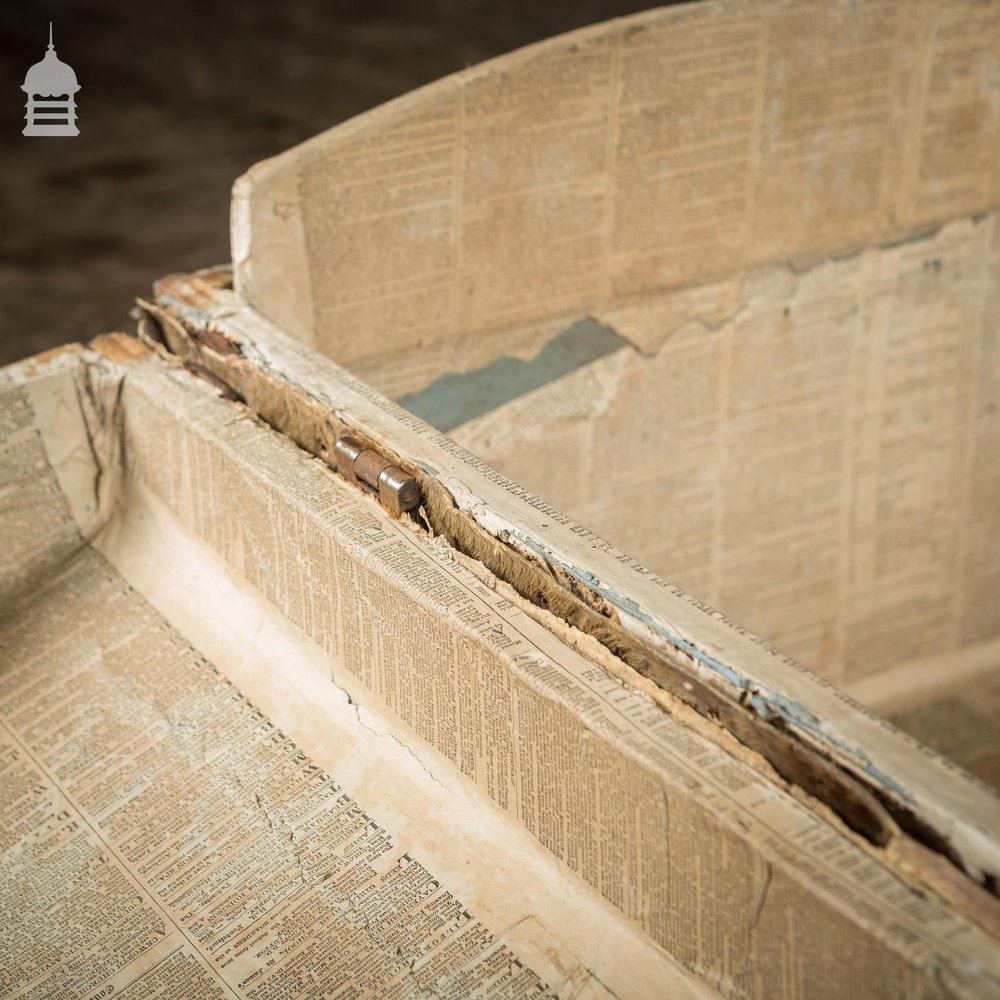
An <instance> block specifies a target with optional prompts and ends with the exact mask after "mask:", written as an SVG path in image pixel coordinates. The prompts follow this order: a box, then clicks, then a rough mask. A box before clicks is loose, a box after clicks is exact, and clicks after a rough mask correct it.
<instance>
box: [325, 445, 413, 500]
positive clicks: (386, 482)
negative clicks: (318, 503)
mask: <svg viewBox="0 0 1000 1000" xmlns="http://www.w3.org/2000/svg"><path fill="white" fill-rule="evenodd" d="M333 453H334V459H335V461H336V466H337V471H338V472H339V473H340V474H341V475H342V476H343V477H344V478H345V479H348V480H350V481H351V482H352V483H358V482H360V483H364V484H365V485H367V486H370V487H371V488H372V489H374V490H375V491H376V492H377V493H378V498H379V500H380V501H381V502H382V504H383V505H384V506H386V507H388V508H389V510H390V511H391V513H392V514H394V515H395V516H396V517H398V516H399V515H400V514H402V513H403V512H404V511H407V510H414V509H415V508H417V507H419V506H420V487H419V486H418V485H417V481H416V479H414V478H413V476H411V475H410V474H409V473H408V472H406V471H405V470H403V469H401V468H400V467H399V466H398V465H394V464H393V463H392V461H390V460H389V459H388V458H386V457H385V456H384V455H380V454H379V453H378V452H377V451H373V450H372V449H371V448H367V447H365V445H363V444H362V443H361V442H360V441H358V440H357V439H356V438H352V437H342V438H338V439H337V441H336V443H335V444H334V446H333Z"/></svg>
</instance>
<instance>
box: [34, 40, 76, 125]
mask: <svg viewBox="0 0 1000 1000" xmlns="http://www.w3.org/2000/svg"><path fill="white" fill-rule="evenodd" d="M80 89H82V88H81V87H80V84H78V83H77V82H76V73H74V72H73V67H72V66H67V65H66V63H64V62H63V61H62V60H61V59H60V58H59V57H58V56H57V55H56V50H55V46H54V45H53V44H52V22H51V21H50V22H49V48H48V51H47V52H46V53H45V58H44V59H43V60H42V61H41V62H37V63H35V65H34V66H32V67H31V69H29V70H28V72H27V73H26V74H25V77H24V85H23V86H22V87H21V90H23V91H24V92H25V93H26V94H27V95H28V104H27V114H26V115H25V116H24V117H25V119H26V120H27V122H28V124H27V125H25V126H24V131H23V132H22V133H21V134H22V135H79V134H80V130H79V129H78V128H77V127H76V100H75V99H74V95H75V94H76V92H77V91H78V90H80Z"/></svg>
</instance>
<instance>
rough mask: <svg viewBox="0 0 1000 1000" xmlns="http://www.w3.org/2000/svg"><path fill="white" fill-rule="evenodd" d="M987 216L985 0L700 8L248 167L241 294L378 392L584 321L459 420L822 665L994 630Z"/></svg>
mask: <svg viewBox="0 0 1000 1000" xmlns="http://www.w3.org/2000/svg"><path fill="white" fill-rule="evenodd" d="M998 204H1000V3H998V2H997V0H968V2H965V0H961V2H947V0H919V2H906V0H879V2H869V3H864V4H829V3H825V2H823V0H808V2H802V0H795V2H792V0H760V2H756V3H753V4H746V3H739V2H727V0H707V2H703V3H698V4H690V5H685V4H681V5H677V6H672V7H670V8H669V9H663V10H657V11H649V12H645V13H642V14H638V15H635V16H634V17H629V18H624V19H621V20H617V21H611V22H608V23H607V24H603V25H595V26H594V27H592V28H588V29H585V30H583V31H578V32H574V33H571V34H569V35H565V36H562V37H559V38H555V39H551V40H548V41H546V42H544V43H542V44H540V45H536V46H531V47H529V48H527V49H523V50H521V51H519V52H516V53H511V54H510V55H508V56H505V57H503V58H501V59H498V60H494V61H492V62H489V63H485V64H483V65H482V66H477V67H473V68H471V69H468V70H466V71H464V72H463V73H460V74H457V75H455V76H453V77H449V78H447V79H445V80H441V81H439V82H437V83H436V84H433V85H431V86H429V87H427V88H424V89H422V90H420V91H417V92H415V93H413V94H410V95H407V96H406V97H405V98H402V99H400V100H399V101H395V102H392V103H390V104H388V105H386V106H384V107H381V108H378V109H375V110H374V111H372V112H370V113H368V114H365V115H362V116H359V117H358V118H356V119H353V120H352V121H350V122H347V123H344V124H343V125H340V126H337V127H336V128H333V129H331V130H330V131H328V132H326V133H324V134H322V135H320V136H317V137H315V138H314V139H312V140H310V141H309V142H307V143H305V144H303V145H301V146H299V147H296V148H295V149H292V150H289V151H288V152H286V153H284V154H282V155H281V156H279V157H276V158H274V159H273V160H269V161H266V162H265V163H262V164H259V165H257V166H256V167H254V168H253V169H252V170H251V171H250V172H249V173H248V174H247V175H246V176H245V177H243V178H241V179H240V181H238V182H237V184H236V187H235V189H234V197H233V215H232V227H233V256H234V271H235V284H236V289H237V291H238V293H239V295H240V297H241V298H242V299H243V300H245V301H246V302H248V303H249V304H250V305H252V306H253V308H254V309H255V310H256V311H257V312H258V313H260V314H261V315H262V316H264V317H267V318H270V319H271V320H273V321H275V322H276V324H277V325H278V326H279V327H280V328H281V329H282V330H283V331H285V332H286V333H289V334H291V335H292V336H295V337H296V338H298V339H300V340H302V341H303V342H305V343H308V344H310V345H312V346H314V347H316V348H317V349H318V350H320V351H321V352H322V353H324V354H326V355H327V356H329V357H331V358H332V359H333V360H335V361H336V362H337V363H338V364H343V365H345V366H347V367H349V368H350V369H351V371H352V372H353V373H354V374H355V375H357V376H359V377H360V378H361V379H363V380H364V381H365V382H366V383H367V384H369V385H371V386H374V387H375V388H377V389H379V390H380V391H382V392H384V393H386V394H387V395H389V396H391V397H392V398H397V399H405V398H406V397H408V396H411V395H412V394H414V393H419V392H420V391H422V390H426V389H428V388H429V387H434V386H435V385H438V386H440V385H441V384H442V383H441V381H440V380H442V379H444V380H446V379H448V378H455V377H456V376H459V375H461V374H463V373H465V374H467V375H470V377H472V376H475V375H476V374H477V373H481V372H482V371H484V370H489V366H490V365H493V364H496V363H497V362H498V361H500V362H503V361H508V362H509V361H516V362H517V363H523V364H530V363H531V362H532V361H534V360H537V359H538V358H539V357H540V356H541V355H543V354H544V353H545V352H546V351H548V350H550V349H551V348H552V346H553V345H554V344H556V343H557V341H558V339H559V337H560V336H561V335H562V334H564V333H565V332H566V331H567V330H569V329H571V328H572V327H573V326H574V324H577V323H578V322H579V321H580V320H581V319H582V318H583V317H592V318H593V319H594V320H596V321H599V322H600V323H603V324H606V325H607V326H608V328H609V329H610V330H611V331H613V333H614V334H615V335H617V336H618V337H620V338H621V341H622V343H623V345H624V346H622V347H621V349H620V350H619V351H617V352H615V353H613V354H612V355H610V356H609V357H606V358H603V359H601V360H598V361H594V362H592V363H588V364H583V365H581V366H580V367H579V369H578V370H577V371H575V372H572V373H571V374H568V375H565V376H562V377H560V378H557V379H554V380H553V381H551V382H550V383H549V384H547V385H544V386H542V387H541V388H536V389H534V390H533V391H530V392H525V393H523V394H522V395H520V396H519V397H518V398H516V399H514V400H513V401H512V402H509V403H507V404H505V405H501V406H499V407H498V408H497V409H495V410H494V411H493V412H492V413H487V414H485V415H483V416H480V417H477V418H476V419H474V420H472V421H471V422H469V423H468V424H467V425H466V426H461V427H457V428H451V427H449V428H448V432H449V433H450V434H451V436H452V437H453V438H454V439H455V440H457V441H459V442H460V443H461V444H462V445H464V446H465V447H467V448H468V449H469V450H470V451H471V452H472V453H474V454H475V455H477V456H478V457H479V458H481V459H482V460H483V461H485V462H486V463H487V464H488V465H489V466H490V467H491V468H496V469H498V470H499V471H500V472H502V473H504V474H505V475H507V476H509V477H510V478H511V479H513V480H514V481H515V482H517V483H518V484H520V485H522V486H524V487H525V488H527V489H528V490H530V491H531V493H532V494H533V495H535V496H537V497H540V498H541V499H543V500H545V501H547V502H548V503H550V504H551V505H552V507H554V508H555V509H556V510H560V511H565V512H566V513H568V514H569V515H570V516H572V517H574V518H577V519H579V520H580V521H581V522H582V523H583V524H585V525H587V526H588V527H589V528H591V529H593V530H594V531H595V532H596V533H597V534H599V535H600V536H601V537H602V538H607V539H608V540H609V541H610V542H611V543H613V544H614V545H616V546H618V547H619V548H620V549H621V550H622V551H624V552H627V553H628V554H629V555H630V556H632V557H634V558H635V559H637V560H638V561H639V562H640V563H641V564H642V565H643V566H646V567H648V568H650V569H652V570H653V571H654V572H656V573H658V574H659V575H660V576H662V577H663V578H664V579H666V580H669V581H670V582H671V583H672V584H675V585H677V586H679V587H683V588H684V589H685V590H686V591H688V592H690V593H691V594H693V595H695V597H696V598H697V599H698V600H699V601H701V602H704V603H705V604H707V605H710V606H712V607H717V608H719V609H720V610H721V611H722V612H723V613H724V614H725V615H726V616H727V617H728V618H731V619H733V620H734V621H738V622H740V623H741V625H743V626H745V627H746V628H748V629H750V630H751V631H753V632H754V633H755V634H757V635H760V636H761V637H762V638H763V639H764V640H766V641H767V642H768V643H769V644H770V645H772V646H773V647H775V648H777V649H780V650H781V651H782V652H783V653H785V654H787V655H788V656H790V657H792V658H794V659H795V660H796V661H798V662H800V663H802V664H804V665H805V666H807V667H809V668H810V669H812V670H815V671H817V672H818V673H820V674H821V675H822V676H823V677H824V678H826V679H828V680H830V681H833V682H834V683H837V684H839V685H841V686H844V685H851V684H853V683H855V682H857V681H858V680H860V679H861V678H863V677H864V676H865V675H868V674H877V673H879V672H881V671H884V670H887V669H890V668H892V667H893V666H897V665H899V664H900V663H903V662H906V661H909V660H912V659H915V658H920V657H925V656H927V655H931V654H935V653H946V652H951V651H954V652H956V653H958V652H960V651H961V650H963V649H964V648H966V647H968V646H974V645H976V644H978V643H980V642H983V641H987V640H989V639H990V638H991V637H994V636H996V635H997V634H998V632H1000V551H998V548H997V539H998V538H1000V505H998V504H997V502H996V495H997V488H998V481H1000V479H998V469H997V461H996V456H997V455H998V454H1000V449H998V448H997V441H998V439H1000V409H998V407H997V400H998V399H1000V389H998V386H1000V381H998V375H997V373H998V371H1000V367H998V363H997V362H998V358H1000V353H998V345H1000V325H998V324H1000V319H998V317H1000V278H998V275H1000V226H998V220H997V215H996V209H997V206H998ZM497 377H498V378H499V376H497ZM543 523H544V522H543ZM654 603H655V602H654ZM686 638H690V636H687V637H686Z"/></svg>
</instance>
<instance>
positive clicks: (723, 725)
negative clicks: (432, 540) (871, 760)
mask: <svg viewBox="0 0 1000 1000" xmlns="http://www.w3.org/2000/svg"><path fill="white" fill-rule="evenodd" d="M137 302H138V304H139V307H140V310H139V316H138V318H139V336H140V338H141V339H143V341H144V342H146V343H147V344H148V345H149V346H151V347H153V348H154V349H156V350H157V352H158V353H160V354H161V355H162V356H163V357H165V358H168V359H170V360H172V361H173V363H175V364H179V365H183V366H184V367H186V368H187V369H188V370H189V371H191V372H192V373H193V374H195V375H197V376H200V377H202V378H205V379H206V380H207V381H210V382H211V383H212V384H213V385H216V388H218V385H217V383H218V382H221V383H222V384H223V385H224V386H225V387H228V390H229V394H230V398H236V399H238V400H239V401H241V402H243V403H244V404H245V405H246V406H247V407H248V408H249V409H250V410H251V411H252V412H253V413H255V414H256V415H257V416H258V417H260V418H261V419H262V420H263V421H264V422H266V423H267V424H269V425H270V426H271V427H272V428H273V429H275V430H276V431H278V432H279V433H281V434H282V435H283V436H285V437H288V438H289V439H290V440H291V441H293V442H294V443H295V444H296V445H298V446H299V447H300V448H302V449H303V450H304V451H306V452H307V453H309V454H310V455H312V456H314V457H318V458H320V459H322V460H324V461H325V462H326V463H327V464H328V465H330V466H331V467H335V464H336V463H335V460H334V458H333V455H334V445H335V442H336V440H337V438H339V437H342V436H344V435H350V436H352V437H354V438H356V439H358V440H360V441H362V442H363V443H365V445H366V446H368V447H371V448H373V449H375V450H378V451H380V452H382V453H383V454H385V455H386V456H388V457H390V458H391V459H392V460H393V461H394V462H395V463H396V464H398V465H399V466H400V467H401V468H403V469H405V470H406V471H407V472H408V473H410V474H411V475H412V476H414V477H415V478H416V480H417V482H418V484H419V486H420V491H421V501H422V506H421V508H420V511H421V512H422V515H423V519H421V518H420V517H419V516H418V517H417V518H415V520H416V521H417V523H418V526H419V527H422V528H424V529H425V530H429V532H430V533H431V534H433V535H436V536H441V537H442V538H444V539H445V540H446V541H447V543H448V544H449V545H451V546H452V547H453V548H454V549H455V550H457V551H458V552H460V553H462V554H463V555H464V556H466V557H468V558H470V559H472V560H474V561H475V562H478V563H480V564H481V565H482V566H483V567H485V569H486V570H487V571H488V572H489V573H490V574H492V575H493V576H494V577H496V578H497V579H499V580H500V581H503V582H504V583H506V584H507V585H509V586H510V587H511V588H512V589H513V590H514V592H515V593H517V594H518V595H519V596H520V597H522V598H523V599H524V600H526V601H527V602H529V603H530V604H531V605H532V606H534V607H536V608H539V609H541V610H542V611H544V612H547V613H549V614H551V615H553V616H555V618H556V619H559V620H561V621H562V622H564V623H565V624H566V625H568V626H570V627H571V628H575V629H578V630H579V631H580V632H582V633H584V634H585V635H587V636H590V637H592V638H593V639H594V640H595V641H596V642H597V643H599V644H600V645H601V646H602V647H603V648H604V649H605V650H607V651H608V652H609V653H610V654H611V655H612V656H613V657H615V658H617V660H619V661H620V662H622V663H624V664H625V665H626V666H627V667H629V668H631V669H632V670H634V671H636V673H637V674H639V675H640V676H641V677H644V678H647V679H648V680H649V681H651V682H652V683H653V684H655V685H656V686H657V687H658V688H659V689H661V690H663V691H665V692H667V693H668V694H669V695H670V696H671V697H673V698H675V699H677V701H679V702H680V703H681V704H683V705H685V706H687V707H688V708H689V709H691V710H693V711H694V712H696V713H697V714H698V715H699V716H701V717H703V718H705V719H706V720H708V721H709V722H710V723H712V724H714V725H715V726H717V727H719V729H720V730H722V731H724V732H728V733H729V734H731V735H732V737H734V738H735V739H736V740H737V741H739V743H740V744H742V745H743V746H745V747H746V748H748V749H749V750H751V751H753V752H754V753H756V754H758V755H759V756H760V758H762V759H763V760H764V761H765V762H766V763H767V765H769V767H770V768H771V769H773V771H774V772H775V773H777V774H778V775H779V776H780V777H781V778H782V779H783V780H784V781H786V782H788V783H789V784H791V785H793V786H794V787H796V788H798V789H800V790H801V791H802V792H803V793H804V794H805V795H806V796H807V797H808V798H810V799H812V800H814V801H816V802H819V803H822V805H823V806H825V807H826V808H827V809H829V810H830V811H832V813H833V814H834V815H836V816H837V817H838V818H839V819H840V821H842V822H843V823H844V824H845V826H846V827H847V828H848V829H850V830H851V831H853V832H854V833H856V834H858V835H860V836H861V837H863V838H864V839H865V840H866V841H868V842H869V843H870V844H872V845H874V846H875V847H877V848H882V849H885V848H889V847H890V846H891V845H893V844H894V843H895V842H897V841H898V840H899V839H900V834H901V833H902V834H905V835H906V836H908V837H909V838H912V839H913V840H914V841H916V842H917V843H918V844H920V845H923V847H924V848H926V849H927V850H929V851H931V852H933V853H934V854H935V855H936V856H938V857H941V858H944V859H946V860H947V862H948V863H949V865H950V866H951V869H952V870H953V871H954V870H956V869H957V871H958V872H961V875H962V876H963V878H964V880H966V881H967V883H968V884H969V885H970V886H972V887H973V888H975V889H976V890H977V892H976V895H977V896H980V895H983V893H982V892H981V891H980V890H981V888H985V889H986V890H987V892H989V893H991V894H992V896H994V897H995V896H996V895H998V893H997V891H996V884H995V881H994V879H993V878H992V876H990V875H988V876H987V878H986V880H985V883H984V884H982V885H981V883H979V882H978V881H977V880H976V879H974V878H973V876H971V875H970V874H969V872H968V871H967V869H966V868H965V866H964V865H963V863H962V860H961V858H960V857H959V856H958V854H957V853H956V851H955V850H954V849H953V848H952V846H951V845H950V843H949V841H948V838H947V837H946V836H945V835H943V834H941V833H940V831H938V830H936V829H935V828H934V827H933V826H932V825H931V824H929V823H927V822H926V821H925V820H923V819H922V818H921V817H920V816H918V815H916V814H915V813H914V812H913V811H912V810H910V809H908V808H907V807H906V806H905V805H903V804H901V803H898V802H896V801H894V800H893V799H892V798H891V797H890V796H888V795H886V794H884V793H881V792H880V791H877V790H873V789H872V788H871V787H870V786H869V785H868V783H867V782H865V781H864V779H863V778H861V777H859V776H857V775H855V774H853V773H851V772H850V771H849V770H847V768H846V767H844V766H843V765H842V764H841V763H839V762H838V761H836V760H834V759H833V758H832V756H830V755H829V754H827V753H825V752H823V751H822V750H820V749H817V748H816V747H813V746H810V745H809V744H807V743H805V742H804V741H803V739H802V738H801V737H800V736H799V734H797V733H796V732H794V731H792V730H791V729H789V728H788V727H787V725H786V724H785V723H784V722H783V720H782V719H781V718H780V717H776V716H771V717H769V718H764V717H762V716H761V715H760V714H758V713H757V712H756V711H755V708H754V705H753V703H752V701H751V699H749V698H741V699H740V700H735V699H732V698H730V697H727V696H726V695H724V694H722V693H720V692H718V691H716V690H715V689H713V688H712V687H710V686H709V685H708V684H707V683H706V682H705V681H703V680H701V679H700V678H699V677H698V676H697V674H695V673H694V671H693V670H692V669H691V667H690V665H688V664H687V663H686V662H685V657H686V656H687V654H686V653H685V652H684V651H683V650H681V649H677V650H675V651H674V652H673V654H670V653H668V652H667V651H664V650H657V649H653V648H651V647H649V646H647V645H645V644H644V643H643V642H642V640H641V639H639V638H637V637H635V636H633V635H632V634H631V633H628V632H626V630H625V629H624V627H623V626H622V625H621V624H620V622H619V621H618V620H617V615H613V616H609V613H608V611H609V609H607V608H606V606H605V607H602V606H601V605H602V604H603V602H601V601H600V600H599V599H598V601H586V600H584V599H583V597H582V596H579V595H578V594H577V593H574V592H570V590H568V589H567V587H566V585H565V584H564V583H563V581H562V580H561V579H560V578H559V576H557V575H556V574H555V573H554V572H553V571H552V567H551V566H548V567H547V568H543V567H542V566H541V565H540V564H539V563H537V562H532V561H531V560H529V559H527V558H525V557H524V555H523V554H521V553H520V552H518V551H517V550H515V549H514V548H513V547H512V546H511V545H510V544H507V543H505V542H504V541H503V540H502V539H498V538H497V537H495V536H494V535H492V534H490V533H489V532H488V531H486V529H484V528H483V527H482V526H481V525H480V524H479V523H478V522H476V521H475V519H474V518H473V517H472V516H471V515H470V514H468V513H467V512H465V511H463V510H461V509H460V508H459V507H458V506H457V504H456V502H455V499H454V497H453V496H452V494H451V493H450V492H449V491H448V490H447V489H446V488H445V486H444V485H443V484H442V483H441V482H440V481H439V480H438V479H437V478H436V477H434V476H432V475H430V474H428V473H426V472H424V471H423V470H421V469H419V468H417V467H415V466H414V465H413V464H412V463H410V462H408V461H407V460H406V459H405V458H404V457H403V456H400V455H398V454H396V453H395V452H393V450H392V449H391V448H390V447H389V446H387V444H386V443H385V442H383V441H379V440H377V439H375V438H373V437H372V436H371V435H369V434H367V433H366V432H365V430H364V429H363V428H361V427H357V426H354V425H352V424H350V423H348V422H347V421H345V420H343V419H342V418H341V417H340V416H339V415H338V414H337V413H336V412H333V411H331V410H330V409H329V407H328V406H326V405H325V404H323V403H322V402H320V401H319V400H317V399H315V398H314V397H312V396H311V395H309V394H308V393H307V392H305V391H304V390H301V389H298V388H297V387H296V386H294V385H293V384H291V383H288V382H287V381H285V380H283V379H281V377H280V375H276V374H273V373H270V372H268V371H266V370H264V369H262V368H261V367H260V366H258V365H257V364H255V363H254V362H253V361H251V360H249V359H247V358H245V357H243V355H242V353H241V351H240V348H239V345H238V344H237V343H235V342H234V341H231V340H229V339H228V338H225V337H223V335H221V334H219V333H218V332H217V331H213V330H211V329H203V328H202V326H201V324H196V323H193V322H191V321H187V322H186V321H185V319H184V318H183V317H180V316H178V315H176V314H175V312H174V311H172V310H171V309H170V308H169V307H164V306H161V305H158V304H154V303H151V302H148V301H145V300H141V299H140V300H137ZM220 338H221V340H220ZM222 341H224V342H225V343H224V344H223V343H222ZM574 589H578V588H574ZM891 855H892V852H888V854H887V856H891ZM986 902H988V903H989V904H990V907H993V906H995V901H994V900H993V899H992V898H991V897H987V900H986ZM978 922H980V923H984V922H993V918H989V919H987V920H986V921H984V920H983V919H979V920H978Z"/></svg>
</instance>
